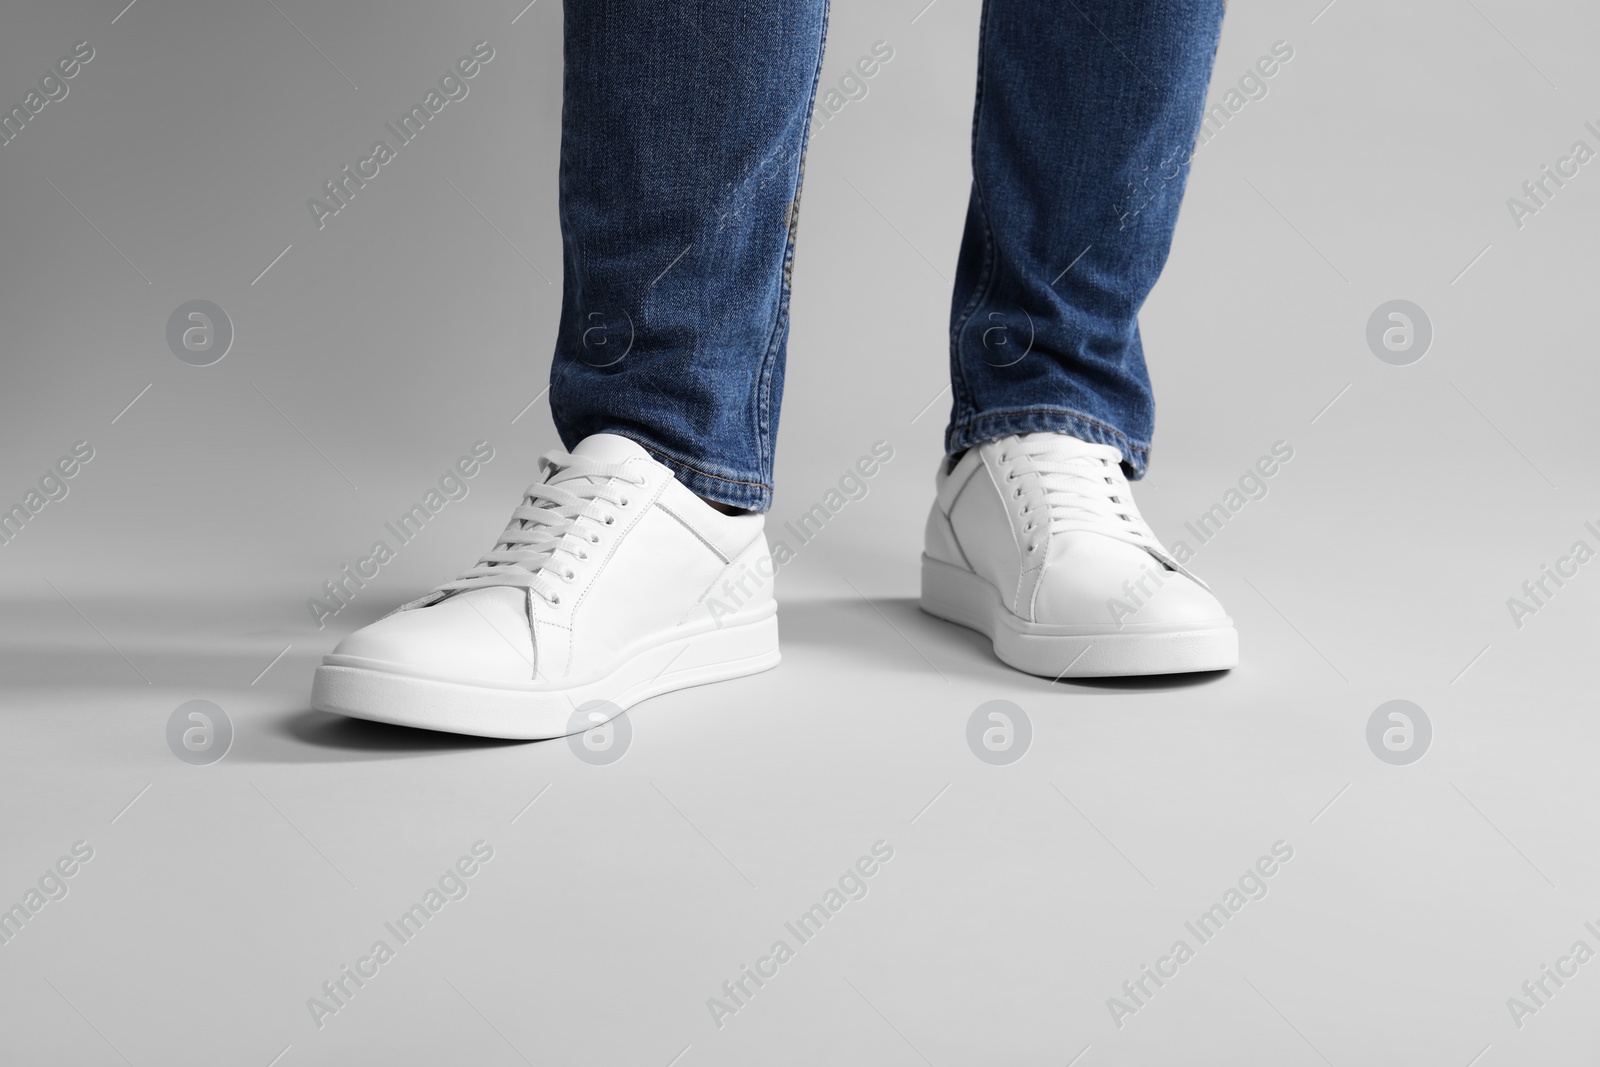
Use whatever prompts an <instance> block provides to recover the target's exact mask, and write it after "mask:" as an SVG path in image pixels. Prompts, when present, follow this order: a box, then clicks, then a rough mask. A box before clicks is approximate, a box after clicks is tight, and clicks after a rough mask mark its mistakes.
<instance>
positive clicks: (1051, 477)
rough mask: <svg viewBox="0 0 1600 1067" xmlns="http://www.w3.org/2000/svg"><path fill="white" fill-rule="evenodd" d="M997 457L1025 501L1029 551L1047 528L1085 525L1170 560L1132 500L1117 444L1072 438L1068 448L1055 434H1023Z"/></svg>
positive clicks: (1062, 530)
mask: <svg viewBox="0 0 1600 1067" xmlns="http://www.w3.org/2000/svg"><path fill="white" fill-rule="evenodd" d="M1000 460H1001V463H1002V465H1004V466H1005V467H1006V469H1007V473H1006V481H1007V482H1008V483H1010V487H1011V491H1012V492H1013V493H1014V494H1016V495H1017V496H1018V497H1021V498H1023V499H1024V501H1025V503H1024V506H1023V509H1022V514H1023V515H1026V516H1028V521H1027V523H1026V524H1025V526H1024V529H1025V530H1027V531H1029V532H1031V533H1033V539H1032V540H1031V541H1029V543H1028V546H1027V551H1028V552H1029V553H1033V552H1036V551H1038V549H1039V547H1040V546H1041V545H1042V544H1043V537H1042V534H1043V533H1044V532H1045V530H1046V529H1048V531H1049V532H1050V533H1053V534H1054V533H1068V532H1071V531H1074V530H1084V531H1089V532H1092V533H1099V534H1105V535H1106V536H1108V537H1114V538H1116V539H1117V540H1119V541H1124V542H1126V543H1128V544H1130V545H1134V546H1136V547H1138V548H1142V549H1145V550H1146V551H1148V552H1152V553H1154V554H1155V555H1156V556H1157V558H1159V559H1161V560H1163V561H1166V560H1168V559H1169V557H1168V556H1167V552H1166V550H1165V549H1164V548H1162V547H1161V543H1160V542H1159V541H1157V540H1156V535H1155V533H1154V531H1152V530H1151V529H1150V527H1149V525H1148V524H1146V522H1145V521H1144V518H1143V517H1142V516H1141V515H1140V514H1139V508H1138V506H1137V505H1135V504H1134V502H1133V492H1132V490H1130V489H1129V488H1128V481H1127V479H1126V478H1125V477H1124V476H1123V474H1122V466H1121V464H1122V454H1121V453H1120V452H1118V451H1117V450H1116V449H1115V448H1112V447H1111V446H1109V445H1096V444H1089V443H1087V442H1076V441H1075V442H1073V443H1072V445H1071V448H1070V451H1068V450H1064V449H1063V448H1062V447H1061V440H1060V438H1059V437H1058V436H1057V435H1055V434H1027V435H1024V436H1022V437H1019V438H1017V439H1016V441H1015V442H1014V443H1008V444H1007V445H1006V447H1005V448H1004V449H1003V450H1002V452H1001V455H1000ZM1030 474H1032V475H1036V477H1029V476H1028V475H1030ZM1046 513H1048V521H1046Z"/></svg>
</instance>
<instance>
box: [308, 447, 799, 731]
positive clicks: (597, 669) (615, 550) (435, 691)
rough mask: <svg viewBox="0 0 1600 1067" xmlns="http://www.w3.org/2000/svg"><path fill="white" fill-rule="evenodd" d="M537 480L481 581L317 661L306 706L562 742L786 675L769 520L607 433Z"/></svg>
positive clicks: (475, 571) (455, 586)
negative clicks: (651, 704)
mask: <svg viewBox="0 0 1600 1067" xmlns="http://www.w3.org/2000/svg"><path fill="white" fill-rule="evenodd" d="M539 468H540V473H541V475H542V477H541V480H540V481H539V482H537V483H536V484H534V485H531V486H529V487H528V490H527V492H526V494H525V495H524V497H523V500H522V503H521V505H520V506H519V507H518V508H517V509H516V511H515V512H513V513H512V516H511V524H510V525H509V526H507V527H506V530H505V532H504V533H502V534H501V535H500V539H499V540H498V541H496V542H495V546H494V549H493V550H492V551H491V552H490V553H489V554H488V555H486V556H484V557H483V559H481V560H479V561H478V565H477V566H476V567H473V568H472V569H471V570H469V571H467V572H466V573H465V574H463V575H462V576H461V577H459V578H457V579H456V580H455V581H453V582H446V583H445V584H444V585H441V586H439V588H437V589H435V590H434V591H433V592H431V593H429V594H428V595H427V596H425V597H422V598H421V599H419V600H415V601H412V602H411V603H409V604H406V605H404V606H403V607H401V608H399V609H397V610H395V611H394V612H392V613H390V614H389V615H386V616H385V617H384V618H382V619H379V620H378V621H377V622H375V623H373V624H372V625H370V626H365V627H362V628H361V629H360V630H357V631H356V632H355V633H353V634H351V635H350V636H349V637H346V638H345V639H344V640H343V641H341V642H339V645H338V647H336V648H335V649H334V650H333V652H332V653H331V654H330V655H328V656H326V657H324V658H323V661H322V666H320V667H318V668H317V674H316V680H315V682H314V683H313V685H312V689H311V705H312V707H314V708H316V709H318V710H319V711H332V712H338V713H339V714H341V715H352V716H355V717H357V718H362V719H376V720H378V721H380V722H391V723H399V724H401V725H404V726H420V727H426V728H427V729H431V730H449V731H451V732H454V733H463V734H479V735H482V736H486V737H515V738H540V737H560V736H563V735H565V734H569V733H575V732H577V731H579V730H582V729H588V728H589V727H590V726H595V725H599V724H600V723H601V722H603V721H605V720H606V719H608V718H611V717H613V716H615V715H617V714H619V713H620V712H622V711H624V710H626V709H627V708H629V707H630V706H632V705H633V704H636V703H638V702H639V701H641V700H644V699H645V698H647V697H652V696H656V695H659V694H661V693H666V692H670V691H672V690H674V689H683V688H686V687H688V686H692V685H700V684H702V683H705V682H715V681H721V680H723V679H727V678H737V677H740V676H742V675H746V674H754V673H756V672H757V671H764V670H767V669H768V668H770V667H774V666H776V665H777V663H778V619H777V604H776V602H775V601H774V600H773V596H772V585H773V582H772V576H773V573H774V568H773V565H772V558H771V556H770V555H768V552H767V539H766V536H765V534H764V533H763V532H762V526H763V518H762V516H760V515H750V514H744V515H724V514H722V513H721V512H719V511H717V510H716V509H715V508H713V507H711V506H710V505H708V504H707V503H705V501H703V500H701V499H700V498H699V497H697V496H695V495H694V494H693V493H692V492H690V491H689V490H688V489H687V488H685V487H684V486H683V484H682V483H680V482H679V481H678V480H677V479H676V478H674V477H673V476H672V472H671V471H670V470H668V469H667V468H666V467H664V466H662V465H661V464H660V463H657V462H656V461H655V460H653V459H651V458H650V456H649V454H648V453H646V452H645V450H644V449H642V448H640V447H639V446H638V445H636V444H634V443H633V442H632V441H629V440H628V439H626V438H623V437H618V436H615V435H613V434H595V435H594V436H592V437H587V438H585V439H584V440H583V441H581V442H580V443H579V444H578V447H577V448H576V449H575V450H574V451H573V452H571V453H570V454H569V453H566V452H559V451H555V452H549V453H546V454H545V455H544V456H542V457H541V458H540V460H539ZM580 708H582V709H583V714H582V715H581V716H579V715H577V712H578V709H580Z"/></svg>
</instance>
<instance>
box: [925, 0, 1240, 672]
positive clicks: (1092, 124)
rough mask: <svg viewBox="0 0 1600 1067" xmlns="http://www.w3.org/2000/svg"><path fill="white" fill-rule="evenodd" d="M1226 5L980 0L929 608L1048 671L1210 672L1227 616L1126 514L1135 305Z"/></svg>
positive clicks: (1135, 381)
mask: <svg viewBox="0 0 1600 1067" xmlns="http://www.w3.org/2000/svg"><path fill="white" fill-rule="evenodd" d="M1221 20H1222V3H1221V0H1065V2H1064V3H1057V2H1045V0H986V2H985V4H984V13H983V22H982V29H981V31H980V32H981V40H980V43H979V55H980V59H979V74H978V102H977V108H976V117H975V120H974V130H973V160H972V169H973V183H972V196H971V200H970V204H969V208H968V215H967V229H966V234H965V237H964V239H963V241H962V247H961V258H960V262H959V263H958V264H957V268H956V283H955V294H954V298H953V301H952V313H951V325H950V353H951V354H950V363H951V382H952V393H953V396H954V400H953V405H952V407H953V410H952V415H951V420H950V425H949V428H948V430H947V433H946V441H945V444H946V451H947V453H948V456H949V458H948V459H947V460H946V461H945V462H944V463H943V464H941V466H940V469H939V472H938V477H937V485H938V492H937V495H936V498H935V503H934V506H933V509H932V511H931V513H930V514H929V516H928V525H927V535H926V541H925V551H924V555H923V561H922V607H923V609H924V610H925V611H928V612H930V613H931V614H934V615H937V616H939V617H941V618H944V619H949V620H950V621H952V622H957V623H960V624H961V625H963V626H968V627H971V628H973V629H976V630H979V631H981V632H984V633H986V634H988V635H989V637H990V639H991V640H992V641H993V642H994V648H995V654H996V655H997V656H999V657H1000V659H1002V660H1004V661H1005V662H1006V663H1009V664H1011V665H1012V666H1014V667H1017V668H1019V669H1021V670H1025V671H1029V672H1031V673H1033V674H1039V675H1043V676H1045V677H1052V678H1060V677H1062V676H1065V675H1120V674H1168V673H1177V672H1183V671H1210V670H1224V669H1227V668H1229V667H1233V666H1235V665H1236V664H1237V663H1238V656H1239V652H1238V635H1237V634H1236V633H1235V632H1234V628H1233V621H1232V620H1231V619H1229V618H1228V616H1227V614H1226V612H1224V611H1223V609H1222V605H1221V604H1220V603H1218V601H1217V598H1216V597H1214V596H1213V595H1212V594H1211V593H1210V591H1209V590H1207V589H1206V587H1205V586H1204V585H1203V584H1202V583H1201V582H1200V581H1199V580H1198V579H1196V578H1195V577H1194V576H1193V575H1191V574H1190V573H1189V572H1188V571H1187V570H1186V569H1185V568H1184V566H1183V565H1184V563H1185V562H1187V560H1188V555H1187V554H1186V552H1185V551H1183V550H1182V546H1180V551H1179V552H1178V553H1177V554H1176V555H1174V554H1172V553H1169V552H1168V551H1167V550H1166V549H1165V548H1164V547H1163V546H1162V545H1161V543H1160V542H1159V541H1158V540H1157V539H1156V536H1155V534H1154V533H1153V532H1152V531H1151V529H1150V527H1149V525H1148V524H1147V523H1146V522H1145V521H1144V519H1143V518H1141V517H1140V515H1139V510H1138V508H1137V506H1136V505H1135V504H1134V502H1133V494H1132V491H1131V489H1130V488H1129V486H1128V480H1127V479H1128V478H1130V477H1133V478H1137V477H1138V476H1139V475H1141V474H1142V473H1143V472H1144V467H1145V461H1146V459H1147V456H1148V453H1149V448H1150V433H1151V427H1152V423H1153V420H1154V414H1155V406H1154V402H1153V399H1152V397H1151V392H1150V382H1149V379H1148V377H1147V376H1146V374H1145V365H1144V352H1143V349H1142V348H1141V346H1140V342H1139V324H1138V314H1139V308H1140V306H1141V305H1142V304H1143V303H1144V299H1145V297H1146V295H1148V294H1149V292H1150V287H1151V286H1152V285H1154V284H1155V280H1156V277H1157V275H1159V274H1160V273H1161V267H1162V265H1163V264H1164V263H1165V262H1166V258H1167V250H1168V247H1169V246H1170V244H1171V241H1172V230H1173V226H1174V224H1175V222H1176V221H1177V214H1178V203H1179V201H1180V200H1181V199H1182V195H1183V186H1184V180H1185V178H1186V177H1187V175H1188V161H1189V155H1190V151H1191V149H1192V147H1193V145H1194V141H1195V137H1196V135H1197V133H1198V131H1199V126H1200V115H1201V111H1202V108H1203V104H1204V100H1205V90H1206V83H1207V80H1208V78H1209V74H1210V70H1211V63H1212V60H1213V58H1214V57H1215V54H1216V45H1217V35H1218V32H1219V30H1220V27H1221Z"/></svg>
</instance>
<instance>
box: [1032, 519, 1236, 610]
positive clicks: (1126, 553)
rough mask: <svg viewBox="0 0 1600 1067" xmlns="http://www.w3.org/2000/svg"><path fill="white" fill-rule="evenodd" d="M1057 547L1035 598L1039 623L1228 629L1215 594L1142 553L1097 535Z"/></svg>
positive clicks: (1071, 539)
mask: <svg viewBox="0 0 1600 1067" xmlns="http://www.w3.org/2000/svg"><path fill="white" fill-rule="evenodd" d="M1051 547H1052V551H1051V553H1050V561H1049V563H1048V565H1047V566H1046V567H1045V571H1044V575H1043V577H1042V579H1041V581H1040V583H1039V588H1038V592H1037V594H1036V596H1035V599H1034V612H1035V614H1034V618H1035V620H1036V621H1037V622H1040V623H1047V624H1058V625H1075V626H1088V625H1109V626H1111V627H1114V628H1119V629H1120V628H1122V627H1125V626H1159V627H1169V626H1185V625H1191V624H1193V625H1196V626H1220V625H1225V624H1228V613H1227V612H1226V611H1225V610H1224V609H1223V607H1222V604H1221V602H1220V601H1218V600H1217V598H1216V597H1215V596H1213V595H1212V594H1211V593H1210V591H1208V590H1207V589H1206V588H1205V587H1204V586H1202V585H1200V584H1199V583H1198V582H1196V581H1194V580H1192V579H1190V578H1188V577H1186V576H1184V575H1182V574H1180V573H1178V572H1177V571H1170V570H1167V569H1166V568H1165V567H1163V566H1162V565H1161V563H1160V562H1159V561H1157V560H1156V559H1155V557H1153V556H1151V555H1150V554H1149V553H1148V552H1146V551H1144V550H1143V549H1141V548H1138V547H1135V546H1134V545H1130V544H1127V543H1125V542H1122V541H1118V540H1115V539H1113V538H1110V537H1104V536H1100V535H1097V534H1067V535H1066V536H1065V537H1064V538H1062V539H1061V540H1060V541H1059V542H1057V543H1056V544H1054V545H1052V546H1051ZM1141 583H1142V584H1141Z"/></svg>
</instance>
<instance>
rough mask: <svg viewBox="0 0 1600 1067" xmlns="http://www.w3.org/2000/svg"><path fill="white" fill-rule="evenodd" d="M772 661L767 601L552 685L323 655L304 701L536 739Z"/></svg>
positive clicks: (398, 721)
mask: <svg viewBox="0 0 1600 1067" xmlns="http://www.w3.org/2000/svg"><path fill="white" fill-rule="evenodd" d="M778 660H779V655H778V618H777V605H772V609H771V610H770V611H768V612H766V613H765V614H764V615H763V616H761V617H759V618H755V619H752V620H750V621H748V622H744V623H740V624H737V625H735V624H733V623H731V622H725V623H724V625H723V626H721V627H720V628H713V629H701V630H699V631H697V632H693V633H689V634H687V635H684V636H677V637H672V636H669V637H667V638H665V639H661V640H657V641H655V642H653V643H644V644H642V645H639V646H636V647H634V648H632V649H629V650H628V652H627V654H626V655H625V656H622V657H619V660H618V662H617V663H615V664H613V665H612V666H611V667H609V668H608V669H606V670H604V671H600V672H596V673H595V674H593V675H589V676H585V677H581V678H575V679H568V680H566V681H565V682H563V683H562V684H561V685H558V686H557V685H550V684H539V683H528V684H526V685H515V686H512V685H506V686H500V685H477V684H472V683H470V682H465V681H459V680H449V679H443V678H428V677H421V676H418V675H416V674H408V673H406V671H405V669H404V668H403V667H402V666H400V665H399V664H388V663H380V662H378V661H373V660H361V659H358V658H356V657H353V656H333V655H329V656H325V657H323V661H322V666H320V667H318V668H317V672H316V677H315V679H314V680H313V681H312V684H311V706H312V707H313V708H315V709H316V710H317V711H329V712H334V713H336V714H339V715H348V716H351V717H352V718H357V719H371V720H373V721H374V722H387V723H394V724H395V725H398V726H415V727H420V728H422V729H425V730H443V731H446V732H449V733H455V734H472V735H475V736H478V737H504V738H515V739H519V740H535V739H541V738H551V737H565V736H566V735H568V734H571V733H581V732H582V731H583V730H587V729H589V728H590V727H593V726H598V725H600V724H601V723H602V722H604V721H606V720H608V719H611V718H614V717H616V716H617V715H619V714H621V713H622V712H624V711H627V710H628V709H629V708H631V707H633V706H634V705H635V704H637V703H639V702H640V701H641V700H647V699H649V698H650V697H653V696H660V695H661V694H663V693H670V692H673V691H674V690H677V689H687V688H689V687H690V686H696V685H705V684H707V683H708V682H721V681H726V680H728V679H730V678H742V677H744V676H745V675H747V674H757V673H759V672H761V671H765V670H770V669H771V668H773V667H776V666H777V665H778ZM602 702H603V703H602ZM585 705H591V706H590V707H585ZM579 708H584V711H585V714H584V716H583V718H582V720H581V724H578V723H575V720H574V712H575V711H577V709H579ZM594 713H598V716H599V717H596V715H595V714H594Z"/></svg>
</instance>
